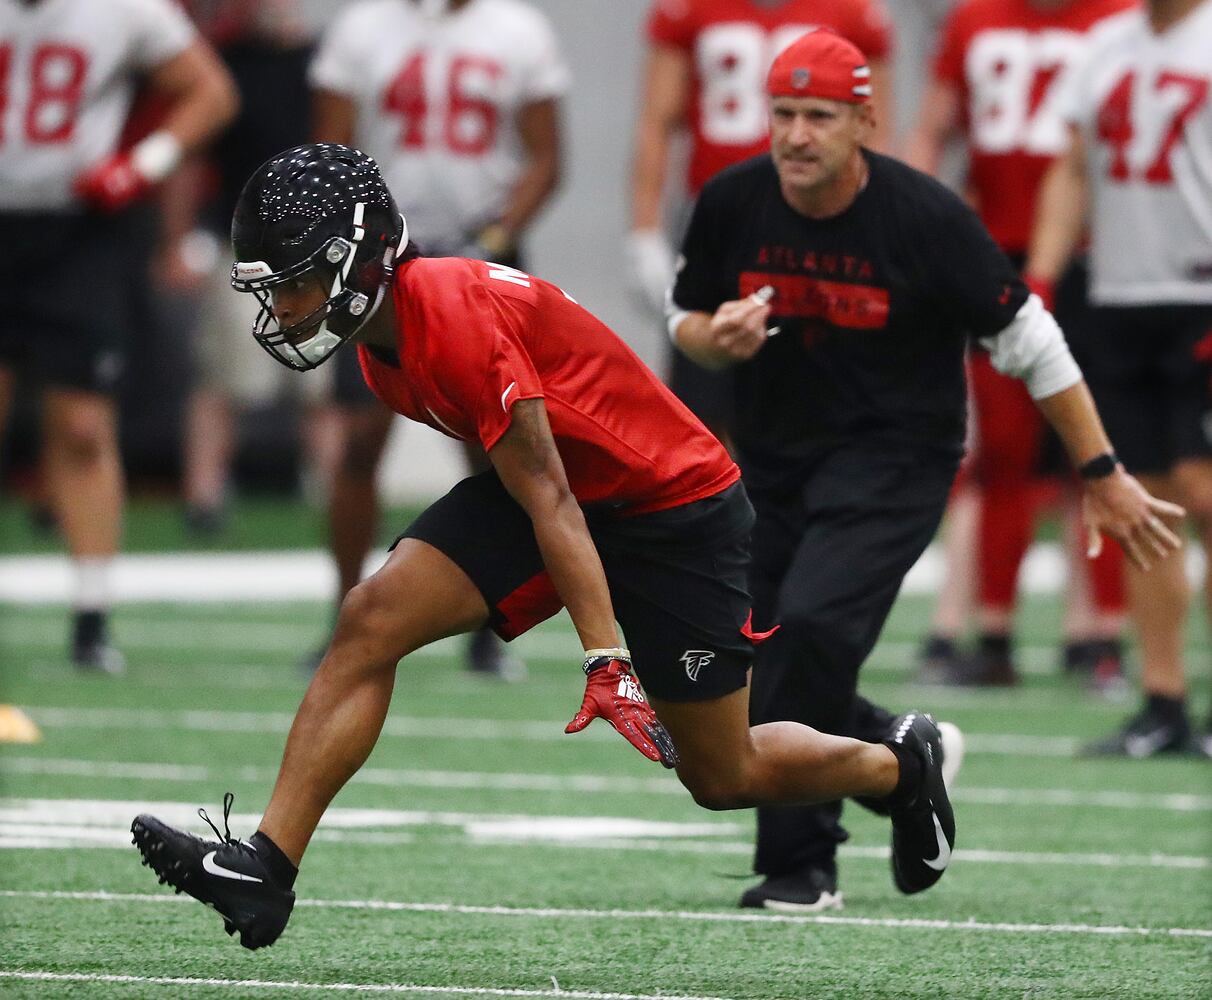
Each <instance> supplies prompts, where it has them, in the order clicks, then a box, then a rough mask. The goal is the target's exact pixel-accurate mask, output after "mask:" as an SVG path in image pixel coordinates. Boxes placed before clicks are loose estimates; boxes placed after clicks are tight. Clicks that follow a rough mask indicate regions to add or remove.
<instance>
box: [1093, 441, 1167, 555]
mask: <svg viewBox="0 0 1212 1000" xmlns="http://www.w3.org/2000/svg"><path fill="white" fill-rule="evenodd" d="M1186 513H1187V512H1186V511H1185V510H1183V508H1182V507H1180V506H1178V504H1173V503H1167V502H1166V501H1165V500H1158V499H1157V498H1156V497H1155V496H1152V495H1151V494H1150V493H1149V492H1148V491H1147V490H1146V489H1145V488H1144V487H1143V486H1141V484H1140V483H1139V482H1137V480H1136V478H1135V477H1134V476H1131V475H1129V474H1128V473H1127V472H1126V471H1124V467H1123V466H1122V465H1121V466H1119V467H1117V468H1116V470H1115V471H1114V472H1113V473H1112V474H1111V475H1109V476H1105V477H1103V478H1102V479H1092V480H1089V481H1087V482H1086V483H1085V491H1084V495H1083V496H1082V518H1083V519H1084V521H1085V523H1086V532H1087V545H1086V555H1087V556H1088V557H1089V558H1091V559H1095V558H1097V557H1098V555H1099V553H1100V552H1102V550H1103V537H1102V536H1103V535H1104V534H1107V535H1110V536H1111V537H1112V538H1114V539H1115V540H1116V541H1117V542H1119V544H1120V546H1121V547H1122V548H1123V550H1124V552H1125V553H1126V554H1127V556H1128V558H1129V559H1131V560H1132V562H1133V564H1134V565H1135V566H1137V567H1138V568H1140V569H1142V570H1147V569H1149V567H1150V566H1152V565H1153V562H1154V560H1159V559H1165V558H1166V557H1167V556H1168V555H1170V554H1171V553H1173V552H1177V551H1178V550H1179V549H1180V548H1181V547H1182V540H1181V539H1180V538H1179V537H1178V535H1176V534H1175V533H1174V530H1173V528H1172V527H1171V526H1170V525H1169V524H1167V523H1166V521H1167V519H1168V520H1171V521H1174V522H1177V521H1178V520H1179V519H1180V518H1182V517H1185V516H1186ZM1175 526H1177V525H1175Z"/></svg>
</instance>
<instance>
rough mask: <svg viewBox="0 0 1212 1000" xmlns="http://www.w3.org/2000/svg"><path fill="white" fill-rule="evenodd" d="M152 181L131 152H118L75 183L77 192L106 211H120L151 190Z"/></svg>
mask: <svg viewBox="0 0 1212 1000" xmlns="http://www.w3.org/2000/svg"><path fill="white" fill-rule="evenodd" d="M151 186H152V185H151V181H149V180H148V179H147V178H146V177H144V176H143V174H141V173H140V172H139V171H138V170H137V169H136V167H135V164H134V161H133V159H132V158H131V155H130V153H129V152H124V153H114V154H113V156H110V157H107V158H106V159H104V160H102V161H101V162H100V163H98V164H97V165H96V166H94V167H92V168H90V169H88V170H86V171H84V173H82V174H81V175H80V176H79V177H77V178H76V183H75V184H73V185H72V190H73V191H74V192H75V194H76V195H77V196H78V197H79V198H81V199H83V200H84V201H86V202H88V204H90V205H92V206H93V208H97V209H100V210H101V211H103V212H117V211H119V210H120V209H123V208H125V207H126V206H127V205H129V204H131V202H134V201H136V200H138V199H139V198H142V197H143V195H145V194H147V192H148V191H150V190H151Z"/></svg>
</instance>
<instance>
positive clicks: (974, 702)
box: [0, 529, 1212, 1000]
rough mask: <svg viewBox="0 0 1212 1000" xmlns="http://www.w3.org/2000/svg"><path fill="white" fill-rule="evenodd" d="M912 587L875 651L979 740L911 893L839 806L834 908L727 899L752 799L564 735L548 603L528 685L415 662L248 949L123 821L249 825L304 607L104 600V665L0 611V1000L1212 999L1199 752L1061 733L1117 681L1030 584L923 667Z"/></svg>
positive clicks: (273, 755) (527, 651) (875, 674)
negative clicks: (969, 677) (1007, 652)
mask: <svg viewBox="0 0 1212 1000" xmlns="http://www.w3.org/2000/svg"><path fill="white" fill-rule="evenodd" d="M140 530H143V529H140ZM928 613H929V604H928V602H927V601H926V600H925V599H923V598H907V599H904V600H903V601H902V602H901V604H900V605H899V606H898V607H897V609H896V612H895V614H894V617H893V620H892V622H891V623H890V625H889V628H888V630H887V633H886V635H885V639H884V641H883V642H882V643H881V645H880V647H879V649H878V650H877V651H876V653H875V655H874V657H873V658H872V661H871V662H870V663H869V665H868V667H867V668H866V672H865V675H864V677H865V690H866V692H867V693H868V694H869V695H871V696H873V697H875V698H876V699H877V700H881V701H883V702H885V703H886V704H888V705H889V706H890V707H893V708H909V707H917V706H920V707H924V708H928V709H933V710H935V711H936V712H937V713H938V714H939V715H940V716H942V717H945V718H950V719H952V720H954V721H956V722H957V723H959V724H960V725H961V726H962V727H963V728H964V729H965V731H966V733H967V734H968V738H969V756H968V758H967V761H966V763H965V766H964V770H963V772H962V774H961V776H960V781H959V787H958V788H957V791H956V811H957V820H958V824H959V841H958V845H957V846H958V850H957V853H956V861H955V863H954V866H953V868H952V870H951V871H949V872H948V874H947V875H946V877H945V878H944V879H943V880H942V882H941V883H940V884H939V886H938V887H936V888H935V889H933V890H931V891H930V892H927V893H925V894H923V895H922V896H920V897H914V898H905V897H901V896H899V895H898V894H897V893H896V892H895V890H894V889H893V887H892V883H891V879H890V877H889V873H888V861H887V853H886V847H887V839H888V830H887V826H886V823H885V822H884V821H881V820H878V819H877V818H875V817H872V816H870V815H867V814H866V813H864V812H862V811H861V810H859V809H852V810H848V813H847V815H848V817H849V819H850V826H851V829H852V832H853V838H852V840H851V842H850V843H849V844H848V845H846V846H845V847H844V848H843V852H842V856H841V881H842V884H841V888H842V891H843V892H844V894H845V908H844V909H843V910H841V911H836V912H831V913H829V914H824V915H821V916H819V917H816V918H788V917H780V916H777V915H773V914H772V915H766V914H764V913H760V912H756V911H742V910H739V909H736V908H735V903H736V899H737V897H738V896H739V894H740V892H741V891H742V889H743V888H744V887H745V886H746V885H748V884H750V883H749V882H748V881H746V880H745V879H744V878H742V876H744V875H745V873H746V872H747V871H748V866H749V851H750V847H751V833H752V819H751V816H750V815H749V814H747V813H734V814H728V813H708V812H705V811H703V810H700V809H699V808H697V807H696V806H695V805H694V804H693V803H692V802H691V800H690V799H689V797H688V796H687V795H686V794H685V793H684V792H682V791H681V790H680V788H679V786H677V785H676V783H675V781H674V780H673V779H672V778H671V777H670V776H669V775H667V774H666V773H664V772H663V771H661V769H660V768H658V767H656V766H654V765H651V764H649V763H647V762H646V761H644V760H643V759H642V758H640V756H639V755H638V754H636V753H635V752H634V751H633V750H632V749H631V748H630V747H629V746H627V745H626V744H625V743H624V742H623V741H622V740H621V739H620V738H619V737H617V736H615V735H614V734H613V733H611V732H610V731H601V727H602V725H603V724H602V723H600V722H599V723H595V724H594V726H593V727H591V729H590V731H588V732H587V733H584V734H581V735H580V736H576V737H571V736H564V735H563V734H562V732H561V730H562V728H563V724H564V723H565V722H566V721H567V719H568V718H569V717H570V716H571V714H572V712H573V710H574V709H575V708H576V706H577V705H578V704H579V701H580V692H581V687H582V682H581V678H580V674H579V671H578V669H577V666H578V655H579V648H578V644H577V642H576V639H575V636H574V634H573V633H572V632H571V628H570V626H569V625H568V623H567V620H566V619H564V618H563V617H561V618H560V619H557V620H556V621H554V622H551V623H548V624H547V625H545V626H543V627H542V628H541V629H539V630H537V631H536V632H535V633H534V634H532V635H531V636H527V637H525V638H524V639H523V640H521V641H519V643H517V644H516V645H517V646H518V647H519V651H520V652H521V653H522V655H523V656H524V657H525V659H526V661H527V663H528V664H529V668H530V676H529V679H528V680H527V681H525V682H523V683H520V684H515V685H503V684H501V683H498V682H494V681H491V680H486V679H483V678H475V677H471V676H468V675H466V674H464V673H463V672H462V670H461V667H460V658H459V646H458V644H457V643H454V642H447V643H444V644H439V646H438V647H436V648H431V650H428V651H423V652H421V653H419V654H417V655H415V656H414V657H411V658H410V660H409V661H408V662H406V663H405V664H404V666H403V667H402V669H401V671H400V675H399V681H398V683H397V688H396V698H395V704H394V709H393V713H392V715H391V717H390V718H389V720H388V725H387V729H386V731H385V734H384V736H383V738H382V740H381V741H380V743H379V746H378V748H377V750H376V751H375V753H374V755H373V756H372V757H371V760H370V761H369V763H368V765H367V767H366V769H364V771H363V772H362V773H361V774H360V775H359V776H358V778H357V779H355V781H354V782H353V783H352V784H350V785H349V786H348V787H347V788H346V789H345V791H344V792H343V793H342V794H341V795H340V796H339V797H338V799H337V801H336V803H335V808H334V811H333V812H332V813H331V814H330V821H328V822H326V824H325V825H324V826H322V827H321V831H320V833H319V835H318V839H317V840H316V841H315V843H314V845H313V847H312V849H311V851H310V852H309V854H308V857H307V859H306V862H305V865H304V868H303V872H302V874H301V876H300V879H299V883H298V886H297V889H298V892H299V897H300V904H299V906H298V907H297V908H296V910H295V915H294V917H293V919H292V921H291V924H290V926H289V928H288V930H287V932H286V934H285V935H284V936H283V938H282V939H281V940H280V941H279V943H278V944H277V945H276V946H274V947H273V948H271V949H268V950H266V951H262V952H258V953H249V952H246V951H244V950H243V949H242V948H240V947H239V945H238V944H237V943H235V942H234V941H233V940H232V939H230V938H228V937H227V936H226V935H224V934H223V933H222V927H221V922H220V920H219V918H218V917H217V916H216V915H215V914H214V913H212V912H211V911H209V910H206V909H204V908H202V907H201V906H199V905H198V904H196V903H194V902H193V901H192V900H187V899H186V898H185V897H177V896H174V895H173V894H172V893H171V892H170V891H169V890H168V889H167V888H166V887H163V886H159V885H157V884H156V880H155V878H154V876H152V875H151V873H150V872H149V871H148V869H146V868H142V867H140V865H139V858H138V854H137V852H136V851H135V849H134V848H133V847H131V846H130V844H129V834H128V833H127V832H126V831H127V828H128V827H129V822H130V819H131V818H132V817H133V815H134V814H135V813H136V812H139V811H143V810H148V811H153V812H157V813H159V814H160V815H162V816H164V817H165V818H169V819H178V820H180V821H181V822H183V823H188V824H189V825H190V826H191V828H193V829H196V830H198V831H199V832H202V831H204V830H205V827H204V826H203V825H202V824H201V822H200V821H199V820H198V819H197V818H196V817H194V816H193V815H192V813H193V809H194V808H195V807H196V806H199V805H204V806H205V807H206V808H207V809H208V811H209V812H210V813H211V815H212V817H215V818H216V819H217V820H218V818H219V814H220V813H221V806H220V803H221V800H222V796H223V793H224V791H226V790H229V789H230V790H231V791H233V792H235V794H236V810H235V812H236V815H235V816H234V817H233V831H234V832H235V833H237V834H239V835H248V834H250V833H251V832H252V830H253V828H254V825H255V822H256V818H257V815H258V814H259V811H260V809H261V808H262V806H263V805H264V803H265V800H266V797H267V794H268V792H269V789H270V786H271V782H272V779H273V774H274V769H275V766H276V763H277V759H278V754H279V751H280V748H281V746H282V742H283V739H284V735H285V730H286V728H287V726H288V725H289V721H290V716H291V713H292V712H293V709H294V706H295V705H296V704H297V702H298V700H299V698H300V697H301V695H302V692H303V689H304V684H305V681H304V679H303V678H302V677H300V676H299V674H298V673H297V672H296V669H295V666H294V664H295V661H296V659H297V658H298V656H299V655H300V654H301V653H302V652H304V651H305V650H307V649H309V648H310V647H311V646H312V645H313V644H314V643H315V642H316V641H318V640H319V639H320V638H321V636H322V634H323V632H324V629H325V626H326V622H327V610H326V609H325V608H324V606H323V605H320V604H249V605H243V606H228V605H208V606H199V607H193V608H190V607H183V606H180V605H128V606H125V607H122V608H120V609H119V611H118V613H117V614H116V618H115V630H116V635H117V638H118V640H119V643H120V644H121V645H122V646H123V648H124V649H125V651H126V653H127V655H128V658H129V660H130V670H129V673H128V675H127V676H126V677H125V678H123V679H120V680H118V679H109V678H97V677H82V676H78V675H76V674H75V673H74V672H73V671H72V670H71V669H70V668H69V667H68V666H67V665H66V664H65V662H64V659H63V651H62V642H63V635H64V623H65V618H64V615H65V612H64V609H63V608H61V607H32V608H31V607H17V606H13V605H9V606H4V605H0V664H2V666H3V673H2V677H3V690H2V691H0V701H6V702H12V703H17V704H20V705H24V706H26V707H27V708H28V710H29V712H30V714H31V715H32V716H33V717H34V718H35V719H36V720H37V721H38V722H39V723H40V724H41V726H42V727H43V731H44V736H45V738H44V740H43V742H42V743H40V744H37V745H34V746H6V747H2V748H0V771H2V774H3V788H2V789H0V940H2V941H3V946H2V948H0V996H3V997H63V996H69V997H75V996H80V997H123V998H127V997H131V998H135V997H157V998H159V997H178V996H180V997H188V998H195V997H197V998H201V997H223V998H234V997H244V996H267V995H283V996H290V995H299V996H304V995H307V996H311V995H332V996H337V995H344V994H345V993H349V992H355V991H356V992H372V993H376V994H377V993H387V994H401V995H412V996H439V997H459V996H461V997H467V996H522V997H528V996H535V997H558V996H564V997H583V998H590V997H595V998H608V997H625V996H635V997H662V998H670V997H695V998H733V997H735V998H741V997H745V998H776V997H777V998H801V997H805V998H806V997H839V998H856V997H861V998H867V997H932V998H933V997H956V998H967V997H1066V998H1068V997H1089V998H1104V997H1124V998H1132V1000H1136V998H1143V997H1209V996H1212V860H1210V858H1212V764H1210V763H1208V762H1207V761H1199V760H1194V759H1168V760H1159V761H1148V762H1139V763H1135V762H1124V761H1090V760H1080V759H1074V757H1073V749H1074V747H1075V746H1076V745H1077V744H1078V743H1079V742H1080V741H1081V740H1083V739H1085V738H1088V737H1092V736H1095V735H1100V734H1101V733H1103V732H1104V731H1105V730H1107V729H1108V728H1110V727H1111V726H1112V725H1113V724H1114V723H1115V722H1116V721H1117V720H1118V718H1119V717H1120V715H1121V713H1122V712H1123V711H1124V707H1123V706H1117V705H1108V704H1107V703H1105V702H1101V701H1098V700H1096V699H1094V698H1092V697H1091V696H1090V695H1087V694H1085V693H1084V692H1082V691H1080V690H1079V689H1078V688H1077V686H1076V685H1074V684H1073V683H1072V682H1069V681H1066V680H1063V679H1061V678H1060V677H1058V676H1057V675H1056V674H1055V673H1054V671H1053V669H1052V667H1053V657H1054V654H1053V650H1052V647H1051V642H1052V638H1053V637H1054V635H1055V628H1056V619H1057V611H1056V608H1055V607H1054V605H1053V604H1052V603H1051V602H1049V601H1043V600H1038V601H1036V600H1033V601H1032V602H1030V603H1029V605H1028V607H1027V608H1026V609H1025V612H1024V626H1025V627H1024V630H1023V641H1024V643H1025V646H1026V648H1025V649H1024V662H1025V664H1026V666H1028V667H1029V668H1030V669H1031V672H1030V673H1029V675H1028V677H1027V681H1026V683H1025V684H1024V686H1023V687H1022V688H1021V689H1020V690H1017V691H1014V692H998V693H972V692H960V691H954V690H944V691H936V690H932V689H926V688H921V687H914V686H913V685H912V684H911V683H909V678H910V671H909V661H910V658H911V652H912V649H913V644H914V643H915V642H916V640H917V638H918V637H919V636H920V634H921V631H922V629H923V628H924V625H925V621H926V619H927V617H928ZM1192 645H1193V653H1194V656H1193V662H1194V663H1196V664H1197V665H1198V667H1199V669H1200V673H1199V674H1198V676H1197V678H1196V685H1197V687H1196V691H1195V694H1194V703H1195V706H1196V707H1197V710H1198V712H1199V715H1200V717H1201V718H1203V717H1205V715H1206V712H1207V703H1208V698H1209V691H1208V688H1209V683H1208V681H1209V678H1208V674H1207V670H1206V664H1207V653H1208V647H1207V643H1206V641H1205V640H1204V638H1203V637H1202V633H1201V634H1200V635H1197V636H1195V637H1193V639H1192ZM191 817H192V818H191Z"/></svg>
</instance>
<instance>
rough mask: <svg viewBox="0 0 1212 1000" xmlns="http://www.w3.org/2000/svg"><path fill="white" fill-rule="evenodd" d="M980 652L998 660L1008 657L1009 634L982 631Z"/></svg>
mask: <svg viewBox="0 0 1212 1000" xmlns="http://www.w3.org/2000/svg"><path fill="white" fill-rule="evenodd" d="M980 646H981V652H982V653H984V654H985V655H986V656H988V657H995V658H997V659H999V660H1008V659H1010V636H1009V635H1007V634H1005V633H1004V632H982V633H981V638H980Z"/></svg>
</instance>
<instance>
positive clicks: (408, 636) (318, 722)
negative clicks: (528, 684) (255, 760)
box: [260, 538, 488, 865]
mask: <svg viewBox="0 0 1212 1000" xmlns="http://www.w3.org/2000/svg"><path fill="white" fill-rule="evenodd" d="M487 616H488V606H487V605H486V604H485V603H484V598H483V597H481V596H480V592H479V591H478V590H477V589H476V588H475V586H474V585H473V584H472V582H471V580H469V579H468V578H467V576H466V574H464V572H463V571H462V570H461V569H459V567H458V566H456V565H455V564H454V563H453V562H451V561H450V559H449V558H447V557H446V556H445V555H443V554H442V553H441V552H439V551H438V550H437V549H435V548H433V547H432V546H430V545H428V544H426V543H424V542H421V541H417V540H415V539H408V538H406V539H404V540H403V541H401V542H400V544H399V545H398V546H397V547H396V549H395V550H394V551H393V552H392V554H391V557H390V558H389V559H388V561H387V564H386V565H385V566H384V567H383V568H382V569H380V570H379V571H378V572H377V573H376V574H375V575H374V576H372V577H370V578H369V579H367V580H366V581H364V582H363V583H360V584H359V585H358V586H356V587H354V589H353V590H351V591H350V593H349V595H348V597H346V599H345V602H344V604H342V606H341V612H340V615H339V616H338V618H337V627H336V631H335V633H334V635H333V639H332V644H331V645H330V646H329V649H328V652H327V653H326V654H325V655H324V658H323V659H322V660H321V661H320V666H319V668H318V669H317V671H316V674H315V676H314V677H313V678H312V682H311V685H310V686H309V687H308V689H307V694H306V695H305V696H304V698H303V703H302V704H301V705H300V706H299V711H298V713H297V715H296V716H295V721H294V724H293V725H292V726H291V729H290V735H289V737H288V738H287V741H286V750H285V753H284V754H283V758H282V766H281V770H280V771H279V773H278V780H277V783H276V784H275V786H274V791H273V796H272V797H271V799H270V802H269V806H268V807H267V808H266V810H265V816H264V818H263V819H262V821H261V827H260V829H261V832H263V833H264V834H266V835H267V836H268V837H270V838H271V839H272V840H273V842H274V843H275V844H277V845H278V847H279V848H281V850H282V851H283V852H284V853H285V854H286V855H287V857H289V858H290V860H291V861H292V862H293V863H294V864H296V865H297V864H298V863H299V860H300V859H301V858H302V857H303V852H304V850H305V849H306V848H307V844H308V841H309V840H310V839H311V835H312V833H313V832H314V831H315V828H316V825H317V824H318V823H319V821H320V817H321V816H322V815H323V813H324V810H325V809H326V808H327V807H328V803H329V802H330V801H331V800H332V797H333V796H334V795H336V794H337V792H338V791H339V790H340V789H341V786H342V785H344V784H345V782H346V781H348V780H349V778H350V777H351V776H352V775H353V774H354V772H355V771H357V769H358V768H359V767H361V766H362V763H363V762H364V761H365V760H366V758H367V756H368V755H369V754H370V751H371V749H372V748H373V747H374V745H375V742H376V741H377V740H378V738H379V731H380V730H381V729H382V726H383V720H384V718H386V716H387V708H388V705H389V704H390V702H391V693H392V687H393V685H394V683H395V676H396V665H397V664H398V663H399V661H400V659H401V658H402V657H404V656H405V655H407V654H408V653H410V652H412V651H413V650H415V649H419V648H420V647H422V646H425V645H427V644H428V643H431V642H433V641H435V640H437V639H441V638H443V637H445V636H448V635H457V634H459V633H462V632H468V631H470V630H472V629H474V628H478V627H479V626H480V625H482V624H483V623H484V621H485V620H486V619H487Z"/></svg>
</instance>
